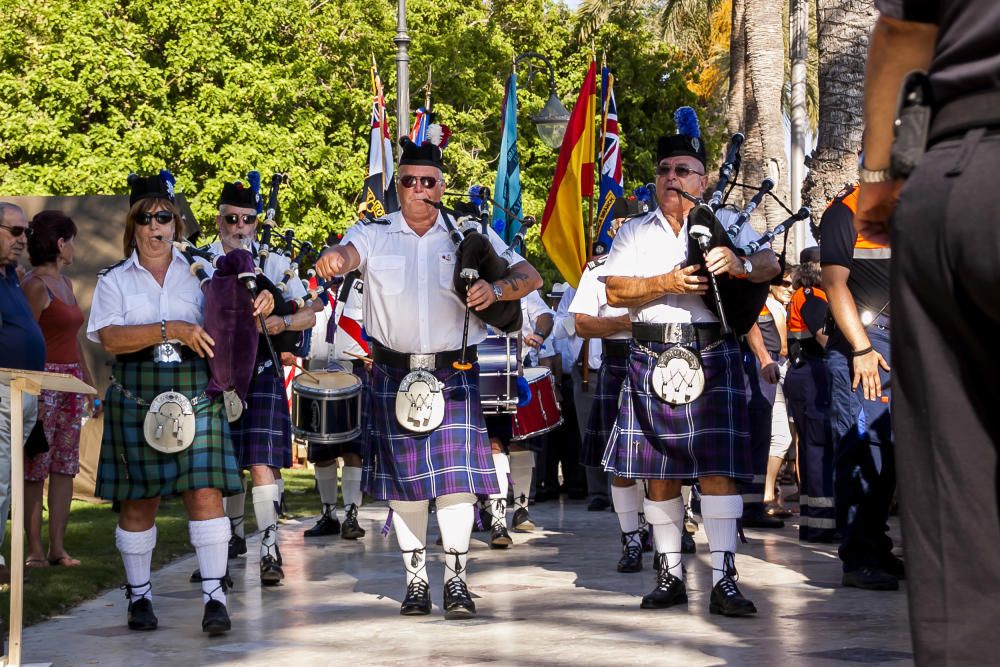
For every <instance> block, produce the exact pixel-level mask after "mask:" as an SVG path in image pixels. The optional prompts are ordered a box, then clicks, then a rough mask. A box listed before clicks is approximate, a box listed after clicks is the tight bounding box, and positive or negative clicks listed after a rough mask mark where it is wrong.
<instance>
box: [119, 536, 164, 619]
mask: <svg viewBox="0 0 1000 667" xmlns="http://www.w3.org/2000/svg"><path fill="white" fill-rule="evenodd" d="M115 544H116V545H117V547H118V552H119V553H121V555H122V564H123V565H124V566H125V579H126V580H127V581H128V585H129V586H130V587H131V591H130V593H131V595H130V596H129V601H130V602H135V601H136V600H138V599H139V598H149V599H150V600H152V599H153V585H152V583H150V579H149V571H150V565H151V564H152V561H153V548H154V547H156V526H153V527H152V528H150V529H149V530H142V531H139V532H132V531H128V530H122V528H121V527H120V526H115Z"/></svg>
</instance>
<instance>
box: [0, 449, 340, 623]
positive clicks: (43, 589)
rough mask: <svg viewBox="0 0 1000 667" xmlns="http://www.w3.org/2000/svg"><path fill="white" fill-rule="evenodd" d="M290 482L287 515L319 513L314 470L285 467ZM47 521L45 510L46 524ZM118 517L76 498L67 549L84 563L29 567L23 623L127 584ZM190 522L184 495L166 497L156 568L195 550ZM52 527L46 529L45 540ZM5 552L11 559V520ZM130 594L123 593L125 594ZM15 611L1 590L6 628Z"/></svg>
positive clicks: (250, 519)
mask: <svg viewBox="0 0 1000 667" xmlns="http://www.w3.org/2000/svg"><path fill="white" fill-rule="evenodd" d="M282 477H283V478H284V480H285V503H286V505H287V506H288V515H289V516H292V517H302V516H309V515H311V514H318V513H319V511H320V502H319V494H318V493H316V491H315V488H314V478H313V474H312V471H310V470H306V469H304V468H296V469H294V470H284V471H282ZM47 521H48V514H47V513H46V515H45V518H44V519H43V525H45V523H44V522H47ZM246 522H247V533H250V532H252V531H254V530H256V525H255V522H254V516H253V507H252V506H251V504H250V494H249V493H247V507H246ZM117 523H118V515H117V514H115V513H114V512H112V511H111V504H110V503H108V504H104V505H92V504H89V503H83V502H78V501H73V507H72V509H71V512H70V517H69V528H68V529H67V531H66V550H67V551H68V552H69V553H70V554H72V556H73V557H74V558H78V559H79V560H80V561H81V562H82V564H81V565H80V567H46V568H34V569H30V570H28V569H26V570H25V572H26V575H27V576H26V580H25V587H24V622H25V624H26V625H30V624H32V623H37V622H38V621H41V620H44V619H45V618H47V617H49V616H53V615H56V614H59V613H60V612H62V611H64V610H65V609H68V608H69V607H72V606H73V605H76V604H79V603H80V602H83V601H84V600H88V599H90V598H93V597H96V596H97V595H98V594H100V593H101V592H102V591H106V590H107V589H109V588H114V587H116V586H120V585H121V584H123V583H125V571H124V569H123V568H122V561H121V557H120V556H119V554H118V550H117V549H116V548H115V525H116V524H117ZM187 524H188V522H187V516H186V515H185V513H184V505H183V503H182V502H181V500H180V498H172V499H170V500H165V501H163V503H161V505H160V512H159V515H158V516H157V519H156V529H157V540H156V550H155V551H154V552H153V569H154V570H156V569H157V568H159V567H161V566H163V565H165V564H166V563H168V562H170V561H171V560H173V559H175V558H177V557H178V556H183V555H185V554H189V553H192V552H193V551H194V549H193V548H192V547H191V544H190V543H189V542H188V525H187ZM47 536H48V529H47V527H45V528H43V539H47ZM3 553H4V556H5V557H6V558H7V561H8V563H9V561H10V557H9V556H10V524H9V522H8V528H7V541H6V542H5V543H4V545H3ZM124 595H125V593H124V592H122V596H124ZM9 612H10V595H9V594H7V593H3V594H0V613H2V617H3V622H4V624H5V626H6V623H7V620H8V618H7V617H8V614H9Z"/></svg>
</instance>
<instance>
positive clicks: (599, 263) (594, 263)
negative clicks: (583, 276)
mask: <svg viewBox="0 0 1000 667" xmlns="http://www.w3.org/2000/svg"><path fill="white" fill-rule="evenodd" d="M607 261H608V256H607V255H604V256H603V257H598V258H597V259H592V260H590V261H589V262H587V268H588V269H590V270H591V271H593V270H594V269H596V268H597V267H599V266H604V263H605V262H607Z"/></svg>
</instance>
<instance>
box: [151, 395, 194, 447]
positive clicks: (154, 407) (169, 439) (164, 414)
mask: <svg viewBox="0 0 1000 667" xmlns="http://www.w3.org/2000/svg"><path fill="white" fill-rule="evenodd" d="M142 433H143V436H145V438H146V443H147V444H148V445H149V446H150V447H152V448H153V449H155V450H157V451H160V452H163V453H164V454H176V453H177V452H182V451H184V450H185V449H187V448H188V447H190V446H191V443H193V442H194V436H195V418H194V406H192V405H191V401H190V400H188V398H187V396H185V395H184V394H181V393H179V392H176V391H165V392H163V393H162V394H160V395H159V396H157V397H156V398H154V399H153V402H152V403H150V404H149V410H148V411H147V412H146V418H145V420H144V421H143V425H142Z"/></svg>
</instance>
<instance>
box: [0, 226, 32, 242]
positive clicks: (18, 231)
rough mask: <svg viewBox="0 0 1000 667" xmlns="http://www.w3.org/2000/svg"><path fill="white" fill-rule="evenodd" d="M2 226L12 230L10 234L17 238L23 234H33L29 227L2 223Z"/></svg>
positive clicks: (9, 230)
mask: <svg viewBox="0 0 1000 667" xmlns="http://www.w3.org/2000/svg"><path fill="white" fill-rule="evenodd" d="M0 227H3V228H4V229H6V230H7V231H8V232H10V235H11V236H13V237H14V238H15V239H16V238H19V237H20V236H21V235H22V234H24V235H25V236H29V237H30V236H31V230H30V229H28V228H27V227H20V226H18V227H11V226H9V225H0Z"/></svg>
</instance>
